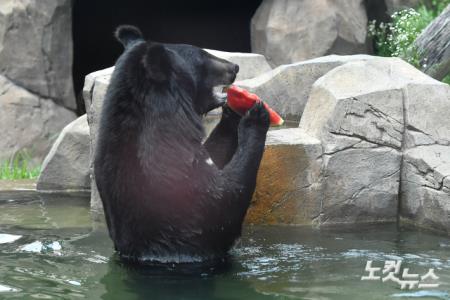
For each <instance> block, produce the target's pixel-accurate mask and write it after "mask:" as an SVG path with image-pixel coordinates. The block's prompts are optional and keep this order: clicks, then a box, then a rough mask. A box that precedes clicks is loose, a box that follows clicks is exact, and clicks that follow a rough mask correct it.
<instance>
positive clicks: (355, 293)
mask: <svg viewBox="0 0 450 300" xmlns="http://www.w3.org/2000/svg"><path fill="white" fill-rule="evenodd" d="M91 219H92V218H91V216H90V213H89V205H88V201H87V200H86V199H84V198H66V199H58V198H55V197H48V196H47V197H46V196H42V197H37V198H36V199H34V200H29V199H28V200H26V201H20V200H15V199H10V200H5V201H3V200H2V201H0V299H171V300H172V299H175V300H176V299H186V300H191V299H192V300H199V299H221V300H222V299H223V300H225V299H227V300H228V299H246V300H252V299H262V300H265V299H365V300H368V299H399V298H400V299H450V296H449V294H450V239H449V238H448V237H445V236H439V235H434V234H430V233H424V232H415V231H412V230H408V229H402V230H399V229H397V228H396V227H395V226H394V225H388V226H378V227H362V228H359V230H358V231H355V230H320V231H319V230H313V229H310V228H297V227H284V226H277V227H275V226H258V227H246V228H245V230H244V235H243V237H242V239H241V241H240V242H239V243H238V244H237V245H236V247H235V249H234V250H233V251H232V256H231V259H230V263H229V265H225V266H222V267H221V268H220V269H209V268H207V269H186V268H175V270H174V269H172V268H166V269H150V270H149V269H146V270H142V269H136V268H130V267H127V266H123V265H121V264H120V263H119V262H118V261H117V259H116V256H115V255H114V253H113V250H112V249H113V248H112V243H111V241H110V240H109V237H108V235H107V233H106V230H105V226H104V224H103V223H102V222H93V221H91ZM367 260H372V261H373V264H374V266H378V267H381V266H383V264H384V262H385V261H386V260H402V261H403V263H402V264H403V266H404V267H408V268H409V269H410V273H418V274H421V275H423V274H424V273H426V271H427V270H428V269H429V268H434V269H435V273H436V275H437V276H439V277H440V278H439V280H437V281H436V282H438V283H439V284H440V286H439V287H438V288H433V289H414V290H401V289H400V287H399V285H398V284H396V283H394V282H385V283H382V282H381V281H361V280H360V279H361V276H363V275H367V273H366V272H365V271H364V268H365V266H366V261H367Z"/></svg>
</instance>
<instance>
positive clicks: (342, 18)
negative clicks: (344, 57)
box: [251, 0, 369, 65]
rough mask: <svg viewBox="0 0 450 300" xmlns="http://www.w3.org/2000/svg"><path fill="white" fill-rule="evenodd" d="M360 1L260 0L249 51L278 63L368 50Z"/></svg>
mask: <svg viewBox="0 0 450 300" xmlns="http://www.w3.org/2000/svg"><path fill="white" fill-rule="evenodd" d="M366 36H367V15H366V10H365V7H364V0H348V1H334V0H317V1H309V0H264V1H263V2H262V4H261V6H260V7H259V8H258V10H257V11H256V13H255V15H254V16H253V18H252V22H251V45H252V52H255V53H260V54H263V55H264V56H265V57H266V58H267V59H268V60H269V62H270V63H271V64H274V65H281V64H287V63H293V62H298V61H302V60H306V59H311V58H315V57H319V56H323V55H327V54H357V53H367V52H368V51H369V47H368V43H367V41H366Z"/></svg>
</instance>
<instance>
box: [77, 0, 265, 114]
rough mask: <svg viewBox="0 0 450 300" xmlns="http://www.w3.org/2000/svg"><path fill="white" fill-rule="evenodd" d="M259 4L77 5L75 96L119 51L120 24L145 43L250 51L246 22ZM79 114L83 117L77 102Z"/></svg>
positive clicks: (195, 0)
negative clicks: (132, 29) (133, 29)
mask: <svg viewBox="0 0 450 300" xmlns="http://www.w3.org/2000/svg"><path fill="white" fill-rule="evenodd" d="M261 1H262V0H247V1H240V0H224V1H210V0H191V1H183V0H147V1H145V0H128V1H125V0H96V1H83V0H76V1H75V2H74V4H73V40H74V64H73V78H74V87H75V92H76V94H77V95H80V93H81V90H82V88H83V83H84V77H85V76H86V75H87V74H89V73H91V72H93V71H97V70H100V69H104V68H107V67H110V66H112V65H113V64H114V62H115V60H116V59H117V57H118V56H119V55H120V53H121V52H122V47H121V46H120V44H119V43H117V42H116V41H115V40H114V38H113V32H114V30H115V28H116V27H117V26H118V25H121V24H132V25H136V26H138V27H139V28H140V29H141V31H142V32H143V33H144V35H145V36H146V37H147V38H150V39H153V40H155V41H159V42H164V43H185V44H192V45H195V46H198V47H203V48H210V49H217V50H223V51H232V52H250V50H251V49H250V21H251V18H252V16H253V14H254V13H255V11H256V9H257V8H258V6H259V5H260V4H261ZM78 99H79V100H78V101H77V102H78V107H79V109H78V113H79V114H82V113H84V112H85V109H84V103H82V102H83V101H82V100H81V97H78Z"/></svg>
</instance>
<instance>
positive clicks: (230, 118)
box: [221, 104, 242, 128]
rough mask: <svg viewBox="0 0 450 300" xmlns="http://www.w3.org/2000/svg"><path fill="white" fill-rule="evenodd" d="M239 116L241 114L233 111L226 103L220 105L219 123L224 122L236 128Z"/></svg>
mask: <svg viewBox="0 0 450 300" xmlns="http://www.w3.org/2000/svg"><path fill="white" fill-rule="evenodd" d="M241 118H242V117H241V115H239V114H238V113H236V112H235V111H233V110H232V109H231V108H230V107H229V106H228V105H227V104H225V105H224V106H222V119H221V123H226V124H228V125H231V126H232V127H233V128H237V127H238V124H239V121H240V120H241Z"/></svg>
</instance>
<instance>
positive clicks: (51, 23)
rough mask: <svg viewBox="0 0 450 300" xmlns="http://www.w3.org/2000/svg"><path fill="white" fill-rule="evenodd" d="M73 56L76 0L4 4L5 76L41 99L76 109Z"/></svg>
mask: <svg viewBox="0 0 450 300" xmlns="http://www.w3.org/2000/svg"><path fill="white" fill-rule="evenodd" d="M72 56H73V45H72V1H70V0H59V1H54V0H2V1H1V3H0V73H1V74H2V75H3V76H5V77H6V78H8V79H9V80H10V81H11V82H13V83H14V84H15V85H16V86H18V87H21V88H23V89H25V90H27V91H28V92H30V93H32V94H36V95H38V96H39V97H40V98H46V99H52V100H54V102H55V103H57V104H61V105H63V106H65V107H66V108H69V109H71V110H74V109H75V108H76V103H75V96H74V91H73V82H72Z"/></svg>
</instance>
